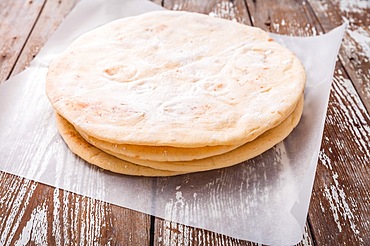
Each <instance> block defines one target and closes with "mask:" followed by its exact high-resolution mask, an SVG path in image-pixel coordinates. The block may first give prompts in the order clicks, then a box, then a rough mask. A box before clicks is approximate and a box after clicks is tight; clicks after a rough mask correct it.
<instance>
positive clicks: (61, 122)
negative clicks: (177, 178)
mask: <svg viewBox="0 0 370 246" xmlns="http://www.w3.org/2000/svg"><path fill="white" fill-rule="evenodd" d="M56 122H57V127H58V130H59V133H60V135H61V136H62V138H63V140H64V142H65V143H66V144H67V145H68V147H69V149H70V150H71V151H72V152H73V153H75V154H76V155H78V156H79V157H81V158H82V159H83V160H85V161H87V162H88V163H90V164H93V165H96V166H98V167H100V168H103V169H105V170H109V171H112V172H115V173H120V174H127V175H134V176H149V177H152V176H158V177H159V176H174V175H179V174H183V173H184V172H173V171H165V170H156V169H153V168H149V167H145V166H140V165H136V164H133V163H130V162H127V161H124V160H121V159H119V158H117V157H114V156H112V155H109V154H108V153H106V152H104V151H102V150H100V149H98V148H96V147H94V146H92V145H91V144H89V143H88V142H86V141H85V140H84V139H83V138H82V137H81V136H80V135H79V134H78V133H77V131H76V130H75V128H74V127H73V125H72V124H70V123H69V122H68V121H66V120H65V119H64V118H63V117H61V116H60V115H58V114H56Z"/></svg>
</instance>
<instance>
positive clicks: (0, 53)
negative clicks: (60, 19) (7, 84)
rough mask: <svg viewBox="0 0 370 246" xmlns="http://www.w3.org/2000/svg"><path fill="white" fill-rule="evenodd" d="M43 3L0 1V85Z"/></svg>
mask: <svg viewBox="0 0 370 246" xmlns="http://www.w3.org/2000/svg"><path fill="white" fill-rule="evenodd" d="M44 3H45V0H32V1H31V0H30V1H11V2H9V1H0V16H1V22H0V37H1V41H0V83H1V82H3V81H4V80H6V79H7V78H8V76H9V74H10V72H11V71H12V69H13V66H14V64H15V62H16V61H17V59H18V56H19V54H20V52H21V50H22V47H23V46H24V43H25V42H26V40H27V38H28V35H29V33H30V32H31V30H32V28H33V26H34V23H35V22H36V20H37V18H38V16H39V13H40V11H41V9H42V8H43V5H44ZM20 16H21V17H22V18H19V17H20Z"/></svg>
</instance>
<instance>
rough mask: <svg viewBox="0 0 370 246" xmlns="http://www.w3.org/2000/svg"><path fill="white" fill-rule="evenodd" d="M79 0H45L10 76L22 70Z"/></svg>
mask: <svg viewBox="0 0 370 246" xmlns="http://www.w3.org/2000/svg"><path fill="white" fill-rule="evenodd" d="M78 2H79V0H69V1H47V2H46V3H45V6H44V7H43V9H42V12H41V14H40V17H39V19H38V20H37V22H36V24H35V26H34V28H33V30H32V33H31V35H30V36H29V38H28V39H27V42H26V44H25V46H24V48H23V51H22V53H21V54H20V56H19V59H18V61H17V63H16V64H15V67H14V69H13V71H12V74H11V76H13V75H15V74H17V73H19V72H21V71H23V70H24V69H25V68H26V67H27V66H28V64H29V63H30V61H31V60H32V59H33V58H34V57H35V56H36V55H37V53H38V52H39V51H40V49H41V48H42V46H43V45H44V44H45V42H46V41H47V39H48V37H50V36H51V35H52V34H53V33H54V31H55V30H56V28H57V27H58V26H59V24H60V23H61V22H62V20H63V19H64V17H65V16H66V15H67V14H68V13H69V12H70V11H71V10H72V8H73V7H74V6H75V5H76V4H77V3H78Z"/></svg>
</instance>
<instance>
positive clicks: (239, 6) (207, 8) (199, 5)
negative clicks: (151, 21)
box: [163, 0, 250, 25]
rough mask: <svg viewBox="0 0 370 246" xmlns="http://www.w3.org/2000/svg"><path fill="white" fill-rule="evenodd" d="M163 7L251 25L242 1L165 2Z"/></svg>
mask: <svg viewBox="0 0 370 246" xmlns="http://www.w3.org/2000/svg"><path fill="white" fill-rule="evenodd" d="M163 6H164V7H165V8H167V9H171V10H186V11H191V12H198V13H203V14H209V15H211V16H215V17H220V18H224V19H229V20H234V21H238V22H240V23H244V24H247V25H250V19H249V15H248V12H247V9H246V8H245V4H244V1H242V0H236V1H231V0H230V1H227V0H226V1H225V0H212V1H201V0H189V1H181V0H180V1H178V0H168V1H164V4H163Z"/></svg>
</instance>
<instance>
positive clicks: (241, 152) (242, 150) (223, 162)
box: [57, 96, 303, 176]
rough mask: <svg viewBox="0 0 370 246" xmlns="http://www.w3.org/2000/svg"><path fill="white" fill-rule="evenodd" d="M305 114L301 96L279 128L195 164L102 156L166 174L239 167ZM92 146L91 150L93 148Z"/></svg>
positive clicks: (282, 136)
mask: <svg viewBox="0 0 370 246" xmlns="http://www.w3.org/2000/svg"><path fill="white" fill-rule="evenodd" d="M302 111H303V96H302V97H301V100H300V101H299V103H298V105H297V107H296V109H295V110H294V112H293V113H292V114H291V115H290V116H289V117H288V118H287V119H286V120H284V121H283V122H282V123H281V124H280V125H279V126H277V127H275V128H273V129H270V130H268V131H266V132H265V133H263V134H262V135H261V136H259V137H258V138H257V139H255V140H253V141H251V142H248V143H246V144H244V145H242V146H240V147H239V148H236V149H235V150H232V151H230V152H228V153H225V154H221V155H216V156H212V157H209V158H205V159H200V160H194V161H178V162H157V161H149V160H141V159H137V158H131V157H127V156H124V155H121V154H117V153H113V152H111V151H109V150H104V149H103V150H100V152H99V153H100V155H104V153H102V151H104V152H107V153H108V154H110V155H108V154H105V155H104V156H105V157H104V159H103V160H104V162H108V163H111V161H107V160H109V159H112V158H113V159H117V158H118V159H123V160H125V161H128V162H131V163H135V164H138V165H139V166H144V167H150V168H152V169H153V170H166V171H168V170H170V171H172V172H182V173H191V172H199V171H207V170H213V169H219V168H224V167H229V166H233V165H235V164H238V163H241V162H243V161H246V160H248V159H251V158H253V157H255V156H257V155H260V154H262V153H263V152H265V151H266V150H268V149H270V148H272V147H273V146H274V145H276V144H277V143H279V142H281V141H282V140H283V139H285V138H286V137H287V136H288V135H289V134H290V133H291V131H292V130H293V129H294V127H296V126H297V124H298V122H299V120H300V118H301V115H302ZM57 121H58V125H61V126H62V127H60V128H62V129H64V128H68V129H69V131H73V134H71V135H72V136H76V135H78V133H77V131H76V130H75V129H74V128H73V126H72V125H71V124H69V123H68V122H67V121H66V120H64V119H63V118H62V117H61V116H58V117H57ZM65 125H66V126H65ZM62 136H63V134H62ZM65 137H66V136H65ZM74 138H76V137H74ZM69 141H71V140H69ZM78 141H79V142H84V145H89V144H88V143H87V142H86V141H85V140H84V139H83V138H82V137H81V136H79V139H78ZM80 145H81V144H78V145H77V148H75V149H72V151H74V152H75V153H76V154H77V155H79V153H81V148H80V147H79V146H80ZM89 146H90V148H93V147H92V146H91V145H89ZM94 150H95V151H98V150H99V149H97V148H94ZM90 155H91V154H90ZM90 155H89V156H90ZM113 156H115V157H117V158H115V157H113ZM108 157H109V158H108ZM85 160H86V159H85ZM95 164H96V163H95ZM96 165H100V166H101V165H102V164H101V163H99V164H96ZM133 165H134V164H133ZM156 172H158V171H156ZM177 174H178V173H177ZM169 175H173V174H172V173H169ZM150 176H152V175H150ZM153 176H155V175H153Z"/></svg>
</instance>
